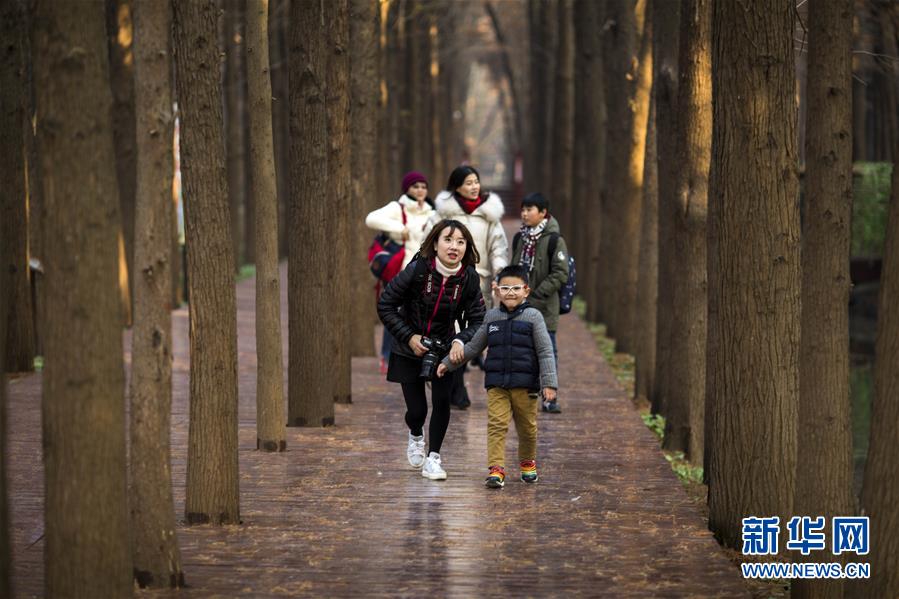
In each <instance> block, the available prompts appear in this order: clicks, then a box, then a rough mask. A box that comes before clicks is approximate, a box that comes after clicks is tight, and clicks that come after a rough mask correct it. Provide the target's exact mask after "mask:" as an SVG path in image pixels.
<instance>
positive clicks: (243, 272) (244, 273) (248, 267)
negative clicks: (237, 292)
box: [237, 264, 256, 282]
mask: <svg viewBox="0 0 899 599" xmlns="http://www.w3.org/2000/svg"><path fill="white" fill-rule="evenodd" d="M255 276H256V265H255V264H244V265H243V266H241V267H240V269H239V270H238V271H237V281H238V282H240V281H246V280H247V279H249V278H252V277H255Z"/></svg>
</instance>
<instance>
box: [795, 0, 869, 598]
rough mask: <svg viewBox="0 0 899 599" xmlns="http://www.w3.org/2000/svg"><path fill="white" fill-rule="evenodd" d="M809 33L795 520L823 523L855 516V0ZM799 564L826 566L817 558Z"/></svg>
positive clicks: (837, 586)
mask: <svg viewBox="0 0 899 599" xmlns="http://www.w3.org/2000/svg"><path fill="white" fill-rule="evenodd" d="M808 28H809V45H808V66H807V69H808V84H807V87H806V102H807V111H806V112H807V115H808V116H807V119H808V120H807V124H806V137H805V141H806V151H805V156H806V161H805V194H804V196H805V197H804V218H803V233H802V320H801V335H800V344H801V345H800V350H799V352H800V353H799V360H800V362H799V427H798V441H797V444H798V450H797V467H796V497H795V512H796V513H797V514H814V515H816V516H818V515H820V516H825V517H826V518H827V521H828V522H829V521H830V520H831V518H833V517H834V516H851V515H854V513H855V510H854V507H855V506H854V503H855V502H854V498H853V497H852V423H851V417H850V408H851V406H850V401H849V310H848V306H849V290H850V287H851V282H850V277H849V244H850V237H851V226H850V222H851V218H852V64H851V56H852V0H838V1H830V0H827V1H819V2H812V3H811V4H810V5H809V7H808ZM797 558H798V559H800V560H805V561H816V562H820V561H823V560H821V559H820V556H818V557H813V558H811V557H809V558H804V557H802V556H797ZM830 559H836V560H838V561H839V558H832V557H830V556H828V560H830ZM875 575H876V574H875ZM790 594H791V596H792V597H794V598H795V597H802V598H816V599H824V598H834V599H839V598H841V597H842V596H843V582H842V580H839V579H836V580H826V579H825V580H794V581H793V583H792V584H791V586H790Z"/></svg>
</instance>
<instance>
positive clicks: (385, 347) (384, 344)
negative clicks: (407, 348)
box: [381, 327, 393, 362]
mask: <svg viewBox="0 0 899 599" xmlns="http://www.w3.org/2000/svg"><path fill="white" fill-rule="evenodd" d="M392 348H393V335H391V334H390V331H388V330H387V327H384V336H383V337H381V357H382V358H384V361H385V362H386V361H387V360H389V359H390V350H391V349H392Z"/></svg>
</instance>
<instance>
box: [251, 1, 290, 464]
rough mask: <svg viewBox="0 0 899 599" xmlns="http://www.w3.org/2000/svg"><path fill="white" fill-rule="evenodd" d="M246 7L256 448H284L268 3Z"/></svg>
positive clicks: (267, 449) (273, 449)
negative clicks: (253, 227)
mask: <svg viewBox="0 0 899 599" xmlns="http://www.w3.org/2000/svg"><path fill="white" fill-rule="evenodd" d="M248 8H249V10H248V11H247V20H246V22H247V29H246V31H247V83H248V85H247V88H248V89H249V109H250V110H249V113H250V114H249V116H250V170H251V171H252V172H253V173H254V175H255V176H253V177H252V178H251V182H252V190H251V193H250V195H251V196H252V197H254V198H256V199H255V202H254V203H255V205H256V223H255V225H256V235H255V239H256V363H257V368H256V449H264V450H265V451H284V450H285V449H286V448H287V431H285V430H284V423H285V422H287V420H286V414H285V411H284V366H283V364H282V357H281V281H280V276H279V272H278V192H277V187H276V183H277V180H276V178H275V150H274V141H273V137H272V84H271V80H270V79H269V64H270V62H269V55H268V3H267V2H251V3H250V4H249V5H248Z"/></svg>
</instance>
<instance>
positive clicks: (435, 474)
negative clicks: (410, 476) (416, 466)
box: [421, 451, 446, 480]
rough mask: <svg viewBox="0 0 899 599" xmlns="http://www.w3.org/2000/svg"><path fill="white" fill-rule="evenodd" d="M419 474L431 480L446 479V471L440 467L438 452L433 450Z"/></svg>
mask: <svg viewBox="0 0 899 599" xmlns="http://www.w3.org/2000/svg"><path fill="white" fill-rule="evenodd" d="M421 475H422V476H423V477H425V478H430V479H431V480H446V471H445V470H444V469H443V468H441V467H440V454H439V453H434V452H433V451H432V452H431V453H430V454H429V455H428V459H426V460H425V465H424V466H422V467H421Z"/></svg>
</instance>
